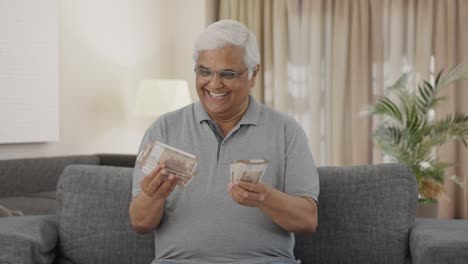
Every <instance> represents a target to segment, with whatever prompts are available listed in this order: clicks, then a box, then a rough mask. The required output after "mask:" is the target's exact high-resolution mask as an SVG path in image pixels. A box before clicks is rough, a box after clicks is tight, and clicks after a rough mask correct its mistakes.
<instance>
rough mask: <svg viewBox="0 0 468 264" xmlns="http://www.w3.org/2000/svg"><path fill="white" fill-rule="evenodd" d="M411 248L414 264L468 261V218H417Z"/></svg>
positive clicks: (411, 235)
mask: <svg viewBox="0 0 468 264" xmlns="http://www.w3.org/2000/svg"><path fill="white" fill-rule="evenodd" d="M410 250H411V260H412V263H413V264H422V263H424V264H435V263H444V264H458V263H460V264H465V263H468V220H442V219H422V218H419V219H416V222H415V225H414V227H413V229H412V230H411V234H410Z"/></svg>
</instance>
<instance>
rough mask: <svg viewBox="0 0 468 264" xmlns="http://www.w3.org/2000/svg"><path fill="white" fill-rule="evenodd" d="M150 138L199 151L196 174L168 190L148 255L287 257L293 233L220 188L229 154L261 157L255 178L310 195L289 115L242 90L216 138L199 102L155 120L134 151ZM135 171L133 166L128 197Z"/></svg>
mask: <svg viewBox="0 0 468 264" xmlns="http://www.w3.org/2000/svg"><path fill="white" fill-rule="evenodd" d="M152 140H158V141H161V142H163V143H166V144H169V145H171V146H174V147H176V148H179V149H182V150H184V151H186V152H189V153H192V154H194V155H196V156H197V157H198V158H199V163H198V166H197V171H198V175H197V176H196V177H194V178H193V179H192V181H191V182H190V183H189V185H188V186H187V187H186V188H184V189H181V188H179V187H176V188H175V190H174V191H173V192H172V193H171V195H170V196H169V197H168V199H167V201H166V205H165V211H164V217H163V219H162V222H161V224H160V225H159V227H158V228H157V230H156V231H155V232H154V233H155V238H156V240H155V250H156V259H155V261H154V262H153V263H159V261H161V260H170V261H171V263H243V264H254V263H270V262H273V261H281V260H283V261H288V260H289V261H291V263H294V262H292V261H293V259H294V256H293V248H294V236H293V234H292V233H289V232H288V231H286V230H284V229H283V228H281V227H280V226H278V225H277V224H275V223H274V222H273V220H271V218H270V217H269V216H267V215H265V214H264V213H263V212H261V211H260V210H259V209H258V208H253V207H247V206H242V205H239V204H237V203H236V202H235V201H233V200H232V198H231V197H230V196H229V194H228V184H229V180H230V177H229V166H230V162H231V161H233V160H245V159H266V160H268V162H269V164H268V167H267V170H266V172H265V174H264V175H263V178H262V182H263V183H265V184H268V185H270V186H273V187H274V188H276V189H278V190H281V191H283V192H285V193H287V194H290V195H295V196H306V197H310V198H313V199H314V200H317V198H318V195H319V181H318V175H317V169H316V167H315V165H314V161H313V158H312V153H311V151H310V149H309V146H308V142H307V138H306V135H305V133H304V130H303V129H302V128H301V127H300V125H299V124H298V123H297V122H296V121H295V120H294V119H293V118H291V117H289V116H287V115H285V114H283V113H280V112H278V111H275V110H273V109H271V108H268V107H266V106H264V105H260V104H259V103H257V102H256V101H255V100H254V99H253V97H250V101H249V106H248V108H247V111H246V113H245V114H244V116H243V117H242V119H241V120H240V121H239V123H238V124H237V125H236V126H235V128H234V129H233V130H232V131H231V132H230V133H229V134H228V135H227V136H226V137H224V138H223V136H222V133H221V130H220V129H219V127H218V126H217V124H216V123H215V122H214V121H213V120H212V119H211V118H210V117H209V115H208V114H207V113H206V111H205V110H204V108H203V106H202V104H201V103H200V102H196V103H194V104H191V105H189V106H187V107H184V108H182V109H179V110H177V111H174V112H170V113H168V114H165V115H163V116H161V117H160V118H159V119H157V120H156V121H155V122H154V123H153V124H152V125H151V126H150V128H149V129H148V131H147V132H146V134H145V136H144V138H143V140H142V143H141V146H140V151H141V150H142V148H143V147H144V146H146V144H148V143H149V142H150V141H152ZM143 177H144V175H143V173H142V172H141V171H140V170H139V169H137V168H135V169H134V174H133V196H135V195H137V194H138V193H139V192H140V188H139V183H140V181H141V180H142V178H143Z"/></svg>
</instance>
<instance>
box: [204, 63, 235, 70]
mask: <svg viewBox="0 0 468 264" xmlns="http://www.w3.org/2000/svg"><path fill="white" fill-rule="evenodd" d="M197 67H199V68H202V69H204V70H210V71H211V69H210V68H207V67H205V66H203V65H202V64H199V65H198V66H197ZM221 71H233V72H237V71H236V70H234V69H222V70H221Z"/></svg>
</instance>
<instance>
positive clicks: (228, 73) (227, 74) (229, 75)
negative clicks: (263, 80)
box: [195, 67, 248, 81]
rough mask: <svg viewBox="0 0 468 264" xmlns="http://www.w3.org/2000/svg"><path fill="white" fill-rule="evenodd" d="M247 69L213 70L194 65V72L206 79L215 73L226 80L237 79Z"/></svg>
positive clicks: (209, 78)
mask: <svg viewBox="0 0 468 264" xmlns="http://www.w3.org/2000/svg"><path fill="white" fill-rule="evenodd" d="M247 70H248V68H247V69H245V70H243V71H242V72H236V71H233V70H223V71H220V72H215V71H212V70H210V69H207V68H203V67H195V72H196V73H197V75H198V76H199V77H201V78H203V79H206V80H211V78H212V77H213V75H214V74H215V73H217V74H218V76H219V77H221V79H223V80H227V81H233V80H236V79H238V78H239V77H240V76H241V75H242V74H243V73H244V72H246V71H247Z"/></svg>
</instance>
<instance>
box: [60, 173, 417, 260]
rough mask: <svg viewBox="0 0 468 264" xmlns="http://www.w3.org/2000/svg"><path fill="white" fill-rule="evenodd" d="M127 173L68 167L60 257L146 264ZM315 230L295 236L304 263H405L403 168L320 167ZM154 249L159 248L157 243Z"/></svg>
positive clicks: (410, 183) (148, 255)
mask: <svg viewBox="0 0 468 264" xmlns="http://www.w3.org/2000/svg"><path fill="white" fill-rule="evenodd" d="M131 175H132V169H131V168H117V167H106V166H86V165H71V166H69V167H67V168H66V169H65V171H64V172H63V174H62V176H61V178H60V180H59V184H58V189H57V191H58V195H57V199H58V208H57V215H58V222H59V224H58V226H59V228H58V232H59V237H60V244H59V248H60V251H61V255H62V256H63V257H64V258H65V259H68V260H69V261H70V262H71V263H115V264H119V263H135V264H138V263H150V262H151V261H152V259H153V258H154V237H153V235H152V234H149V235H143V236H142V235H137V234H136V233H134V232H133V230H132V228H131V224H130V219H129V216H128V205H129V203H130V200H131V185H132V176H131ZM319 177H320V184H321V186H320V189H321V193H320V197H319V211H318V212H319V225H318V228H317V232H316V233H315V234H313V235H312V236H305V235H297V236H296V247H295V255H296V257H297V258H298V259H301V260H302V263H303V264H308V263H405V261H406V260H407V256H409V248H408V237H409V231H410V228H411V227H412V225H413V222H414V215H415V210H416V204H417V187H416V182H415V178H414V176H413V174H412V173H411V172H410V171H409V169H408V168H407V167H405V166H402V165H397V164H385V165H370V166H357V167H322V168H319ZM156 243H157V241H156Z"/></svg>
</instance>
